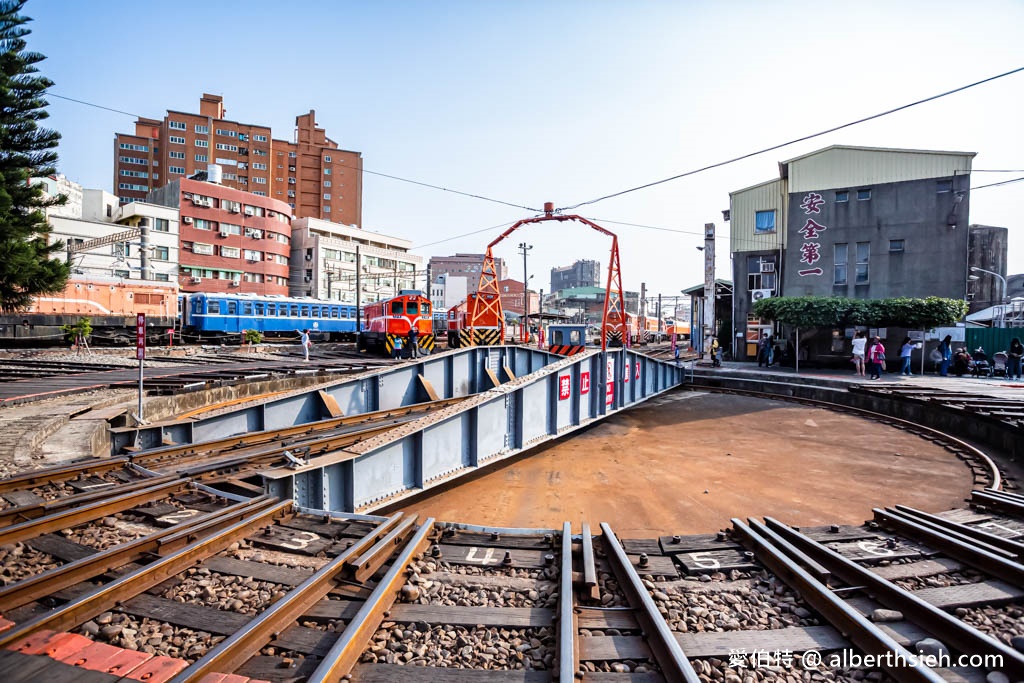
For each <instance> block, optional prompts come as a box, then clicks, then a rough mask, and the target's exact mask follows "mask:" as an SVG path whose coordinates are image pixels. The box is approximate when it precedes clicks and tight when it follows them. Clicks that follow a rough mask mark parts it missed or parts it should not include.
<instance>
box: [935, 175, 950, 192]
mask: <svg viewBox="0 0 1024 683" xmlns="http://www.w3.org/2000/svg"><path fill="white" fill-rule="evenodd" d="M952 191H953V181H952V180H950V179H949V178H946V179H945V180H936V181H935V192H937V193H938V194H944V193H946V192H952Z"/></svg>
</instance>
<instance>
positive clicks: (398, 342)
mask: <svg viewBox="0 0 1024 683" xmlns="http://www.w3.org/2000/svg"><path fill="white" fill-rule="evenodd" d="M391 357H392V358H401V357H402V337H401V335H397V334H396V335H395V338H394V340H393V341H392V344H391Z"/></svg>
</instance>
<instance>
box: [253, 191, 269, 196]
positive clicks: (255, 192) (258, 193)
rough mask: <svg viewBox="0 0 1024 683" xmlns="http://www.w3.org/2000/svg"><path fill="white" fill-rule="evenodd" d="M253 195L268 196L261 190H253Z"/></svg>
mask: <svg viewBox="0 0 1024 683" xmlns="http://www.w3.org/2000/svg"><path fill="white" fill-rule="evenodd" d="M252 193H253V194H254V195H256V196H257V197H266V196H267V193H266V192H260V191H259V190H253V191H252Z"/></svg>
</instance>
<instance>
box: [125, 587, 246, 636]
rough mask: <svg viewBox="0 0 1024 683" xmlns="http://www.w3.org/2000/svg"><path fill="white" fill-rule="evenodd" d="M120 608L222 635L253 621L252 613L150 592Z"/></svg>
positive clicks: (128, 612)
mask: <svg viewBox="0 0 1024 683" xmlns="http://www.w3.org/2000/svg"><path fill="white" fill-rule="evenodd" d="M121 611H122V612H125V613H126V614H131V615H133V616H136V617H149V618H150V619H155V620H157V621H165V622H167V623H169V624H174V625H175V626H184V627H185V628H192V629H198V630H201V631H208V632H210V633H216V634H217V635H222V636H228V635H231V634H232V633H234V632H235V631H237V630H239V629H240V628H244V627H245V625H246V624H248V623H249V622H250V621H252V617H251V616H249V615H246V614H238V613H236V612H228V611H227V610H220V609H217V608H215V607H206V606H205V605H193V604H190V603H187V602H177V601H175V600H168V599H167V598H159V597H157V596H155V595H149V594H148V593H141V594H139V595H137V596H135V597H134V598H132V599H131V600H128V601H127V602H125V603H124V604H123V605H121Z"/></svg>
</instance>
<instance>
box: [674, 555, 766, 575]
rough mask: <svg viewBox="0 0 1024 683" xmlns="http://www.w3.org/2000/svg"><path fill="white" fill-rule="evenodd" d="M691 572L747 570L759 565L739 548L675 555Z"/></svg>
mask: <svg viewBox="0 0 1024 683" xmlns="http://www.w3.org/2000/svg"><path fill="white" fill-rule="evenodd" d="M675 558H676V561H677V562H679V564H681V565H682V567H683V569H685V570H686V572H687V573H689V574H701V573H707V572H722V571H729V570H731V569H739V570H740V571H746V570H748V569H757V565H756V564H755V563H754V561H753V560H752V559H749V558H748V557H747V556H746V555H744V554H743V553H742V552H740V551H739V550H706V551H700V552H695V553H681V554H679V555H676V556H675Z"/></svg>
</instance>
